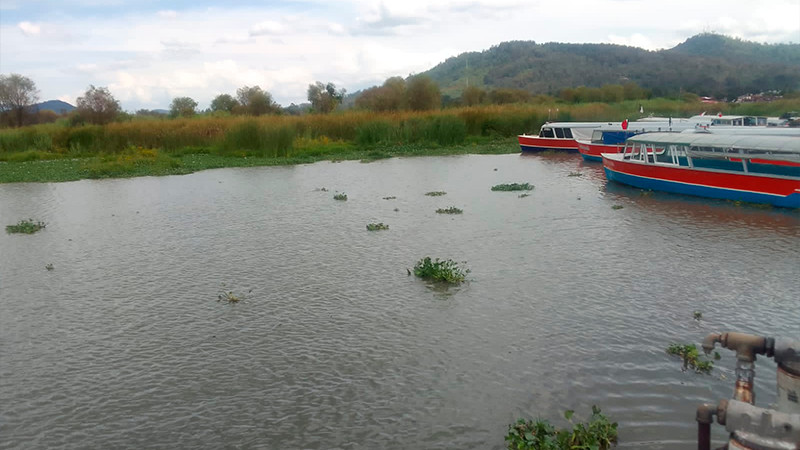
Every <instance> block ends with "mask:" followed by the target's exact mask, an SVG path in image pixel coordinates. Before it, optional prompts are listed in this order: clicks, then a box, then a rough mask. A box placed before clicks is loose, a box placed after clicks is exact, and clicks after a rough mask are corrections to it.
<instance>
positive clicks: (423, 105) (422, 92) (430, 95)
mask: <svg viewBox="0 0 800 450" xmlns="http://www.w3.org/2000/svg"><path fill="white" fill-rule="evenodd" d="M406 98H407V99H408V107H409V108H411V109H412V110H414V111H427V110H431V109H438V108H440V107H441V105H442V93H441V91H440V90H439V85H437V84H436V82H434V81H433V79H432V78H431V77H429V76H427V75H417V76H414V77H411V78H409V80H408V86H407V88H406Z"/></svg>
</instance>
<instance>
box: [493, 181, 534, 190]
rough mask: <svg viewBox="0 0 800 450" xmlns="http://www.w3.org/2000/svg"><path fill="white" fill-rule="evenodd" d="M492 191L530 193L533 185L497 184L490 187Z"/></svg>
mask: <svg viewBox="0 0 800 450" xmlns="http://www.w3.org/2000/svg"><path fill="white" fill-rule="evenodd" d="M492 190H493V191H530V190H533V185H531V184H529V183H511V184H497V185H495V186H492Z"/></svg>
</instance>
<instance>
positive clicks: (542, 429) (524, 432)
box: [505, 406, 617, 450]
mask: <svg viewBox="0 0 800 450" xmlns="http://www.w3.org/2000/svg"><path fill="white" fill-rule="evenodd" d="M573 413H574V411H572V410H568V411H566V412H564V418H566V419H567V420H568V421H569V422H570V423H571V424H572V429H571V430H570V429H557V428H556V427H554V426H552V425H550V423H549V422H548V421H547V420H544V419H538V420H536V421H532V420H525V419H519V420H517V422H516V423H515V424H513V425H509V426H508V434H507V435H506V438H505V440H506V442H508V449H509V450H568V449H597V450H607V449H609V448H611V446H612V445H614V444H616V442H617V423H616V422H610V421H609V420H608V418H607V417H606V416H605V415H604V414H602V413H601V412H600V408H598V407H597V406H592V417H590V418H589V422H587V423H573V422H572V415H573Z"/></svg>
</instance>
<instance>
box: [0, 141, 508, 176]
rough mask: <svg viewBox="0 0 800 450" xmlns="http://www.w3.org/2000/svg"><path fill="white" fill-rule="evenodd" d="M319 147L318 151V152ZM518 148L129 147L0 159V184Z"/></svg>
mask: <svg viewBox="0 0 800 450" xmlns="http://www.w3.org/2000/svg"><path fill="white" fill-rule="evenodd" d="M320 150H324V151H320ZM517 152H519V145H518V144H517V142H516V140H514V139H503V140H495V141H491V142H486V143H467V144H463V145H457V146H450V147H426V146H422V145H405V146H387V147H383V148H381V149H380V150H374V149H363V148H358V147H355V146H342V145H338V146H335V148H328V149H319V148H317V149H315V150H314V151H312V152H309V153H303V152H295V153H294V154H293V155H292V156H287V157H261V156H236V155H220V154H217V153H212V152H208V151H203V150H198V151H197V152H193V153H178V154H169V153H166V152H161V151H158V150H133V151H128V152H123V153H121V154H116V155H107V154H102V155H93V156H85V157H81V158H60V159H42V160H31V161H11V162H0V183H15V182H59V181H74V180H81V179H94V178H125V177H138V176H160V175H181V174H187V173H192V172H197V171H200V170H206V169H217V168H221V167H256V166H277V165H290V164H306V163H313V162H316V161H324V160H337V161H338V160H360V161H363V162H370V161H375V160H378V159H383V158H391V157H395V156H441V155H459V154H504V153H517Z"/></svg>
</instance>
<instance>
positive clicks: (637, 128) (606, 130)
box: [577, 116, 710, 162]
mask: <svg viewBox="0 0 800 450" xmlns="http://www.w3.org/2000/svg"><path fill="white" fill-rule="evenodd" d="M709 120H710V119H709V118H707V117H704V116H697V117H696V118H690V119H671V118H665V119H663V121H656V120H652V118H650V119H648V120H637V121H635V122H627V121H625V122H622V125H623V126H612V125H604V126H602V127H600V128H596V129H594V130H593V131H592V138H591V140H586V139H578V140H577V141H578V152H579V153H580V154H581V157H583V159H584V160H586V161H595V162H601V161H602V158H601V157H600V155H601V154H602V153H619V152H621V151H622V149H623V148H625V140H627V139H628V138H629V137H631V136H635V135H637V134H641V133H648V132H666V131H670V132H672V131H675V132H678V131H684V130H687V129H694V128H695V127H696V126H698V125H706V124H708V123H709Z"/></svg>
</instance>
